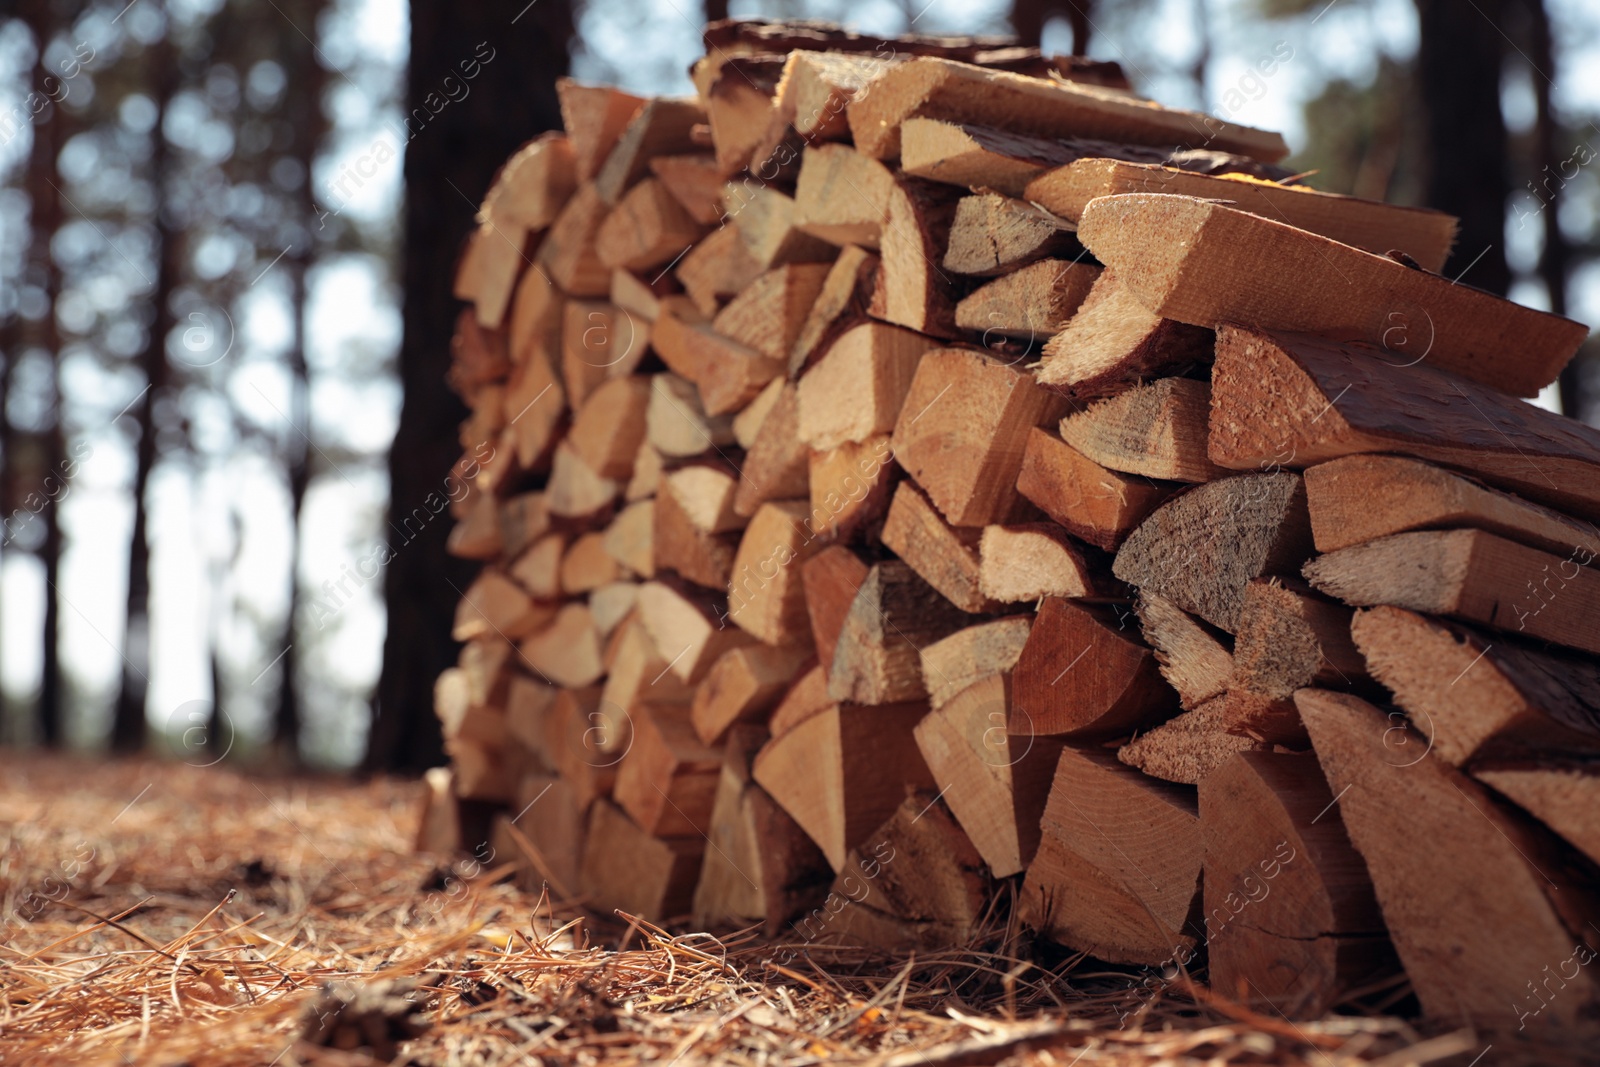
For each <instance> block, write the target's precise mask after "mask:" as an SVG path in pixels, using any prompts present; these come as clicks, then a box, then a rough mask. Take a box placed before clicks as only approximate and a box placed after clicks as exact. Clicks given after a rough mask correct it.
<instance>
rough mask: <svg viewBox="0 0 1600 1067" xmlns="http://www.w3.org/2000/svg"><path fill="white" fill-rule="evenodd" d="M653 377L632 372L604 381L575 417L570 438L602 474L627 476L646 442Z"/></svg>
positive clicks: (592, 468)
mask: <svg viewBox="0 0 1600 1067" xmlns="http://www.w3.org/2000/svg"><path fill="white" fill-rule="evenodd" d="M649 408H650V379H649V378H646V377H643V376H637V375H628V376H624V377H620V378H612V379H610V380H609V381H605V382H602V383H601V384H600V385H599V386H597V387H596V388H595V390H594V391H593V392H592V393H590V394H589V397H588V399H587V400H585V401H584V402H583V406H582V407H581V408H579V409H578V415H577V417H576V418H575V419H573V420H572V428H571V429H570V430H568V431H567V436H566V440H567V442H568V443H569V444H570V445H571V446H572V450H573V451H574V452H576V453H577V454H578V458H579V459H581V460H583V462H584V463H585V464H586V465H587V466H588V467H589V469H590V470H592V471H594V472H595V473H596V474H598V475H600V477H602V478H611V479H621V480H624V481H625V480H627V479H628V478H629V477H631V476H632V474H633V461H634V458H635V457H636V456H637V455H638V454H639V446H640V445H642V444H643V443H644V434H645V413H646V412H647V411H648V410H649Z"/></svg>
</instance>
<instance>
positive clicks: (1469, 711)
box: [1350, 607, 1600, 766]
mask: <svg viewBox="0 0 1600 1067" xmlns="http://www.w3.org/2000/svg"><path fill="white" fill-rule="evenodd" d="M1350 632H1351V635H1352V636H1353V637H1354V638H1355V643H1356V646H1357V647H1358V648H1359V649H1360V650H1361V652H1362V654H1363V655H1364V656H1365V657H1366V661H1367V666H1368V668H1369V669H1370V670H1371V671H1372V676H1373V677H1374V678H1376V679H1377V680H1378V681H1380V682H1382V683H1383V684H1384V685H1386V686H1388V687H1389V689H1390V690H1391V691H1393V693H1394V697H1395V702H1396V703H1398V704H1399V705H1400V706H1401V707H1402V708H1404V709H1405V710H1406V712H1407V713H1408V714H1409V715H1410V717H1411V721H1412V722H1413V723H1415V724H1416V727H1417V729H1418V730H1419V731H1421V733H1422V734H1423V735H1424V736H1425V737H1426V738H1427V741H1426V742H1424V746H1425V747H1428V748H1429V750H1430V751H1431V752H1433V753H1435V754H1436V755H1437V756H1438V757H1439V758H1440V759H1442V760H1444V761H1445V762H1447V763H1451V764H1455V765H1456V766H1461V765H1462V764H1465V763H1466V762H1467V761H1469V760H1472V759H1475V758H1477V757H1478V756H1480V755H1482V756H1506V755H1517V754H1522V753H1560V752H1591V753H1593V752H1600V665H1597V664H1596V663H1595V662H1594V660H1593V659H1592V658H1591V657H1584V656H1572V655H1555V654H1551V653H1549V652H1545V651H1540V650H1536V649H1534V648H1531V647H1527V646H1524V645H1520V644H1517V643H1516V642H1512V641H1506V640H1504V639H1502V638H1494V639H1491V638H1490V637H1488V636H1486V635H1484V634H1482V633H1479V632H1477V631H1474V630H1471V629H1469V628H1467V627H1464V626H1460V625H1458V624H1456V623H1450V622H1445V621H1443V620H1441V619H1429V618H1426V617H1424V616H1422V615H1418V614H1416V613H1415V612H1411V611H1405V610H1403V609H1401V608H1393V607H1378V608H1369V609H1367V610H1365V611H1358V612H1356V616H1355V619H1354V621H1353V622H1352V623H1351V626H1350ZM1408 736H1409V735H1406V734H1402V733H1399V732H1396V733H1395V734H1394V735H1392V738H1393V740H1394V741H1395V742H1396V745H1397V747H1396V751H1395V754H1394V755H1393V757H1392V759H1393V760H1394V761H1395V762H1399V763H1404V762H1408V761H1409V760H1410V759H1411V758H1413V756H1414V755H1415V752H1413V753H1411V754H1409V755H1408V754H1406V753H1405V752H1404V750H1403V749H1401V748H1399V747H1398V746H1399V744H1400V743H1401V742H1402V741H1404V740H1405V738H1406V737H1408ZM1421 747H1423V746H1419V747H1418V748H1417V750H1416V751H1418V752H1420V751H1421Z"/></svg>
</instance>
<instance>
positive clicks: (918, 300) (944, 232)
mask: <svg viewBox="0 0 1600 1067" xmlns="http://www.w3.org/2000/svg"><path fill="white" fill-rule="evenodd" d="M959 199H960V198H959V197H958V196H957V195H956V192H955V191H954V190H953V189H951V188H950V187H949V186H947V185H938V184H935V183H933V182H924V181H920V180H918V179H916V178H906V177H904V176H900V177H897V178H896V179H895V185H894V188H893V189H892V190H891V191H890V193H889V216H888V222H886V223H885V224H884V227H883V236H882V239H881V240H880V241H879V250H880V256H879V260H878V273H877V278H876V280H875V284H874V287H873V290H872V303H871V305H870V306H869V308H868V313H869V314H871V315H872V317H873V318H877V319H882V320H884V321H885V322H892V323H895V324H896V325H899V326H905V327H907V328H908V329H912V330H916V331H917V332H918V333H924V334H928V335H929V336H932V337H950V338H953V337H958V336H960V331H959V330H958V328H957V327H956V316H955V308H956V301H957V300H959V299H960V297H961V295H962V294H961V293H960V292H959V291H958V287H957V279H956V276H955V275H954V274H953V273H952V272H947V271H945V270H943V269H942V268H941V267H940V266H939V263H940V261H941V260H942V259H943V258H944V250H945V248H946V246H947V245H949V243H950V226H951V224H952V223H953V222H954V221H955V214H956V203H957V201H958V200H959Z"/></svg>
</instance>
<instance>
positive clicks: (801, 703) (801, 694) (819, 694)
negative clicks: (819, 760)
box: [767, 664, 833, 737]
mask: <svg viewBox="0 0 1600 1067" xmlns="http://www.w3.org/2000/svg"><path fill="white" fill-rule="evenodd" d="M832 706H833V701H831V700H829V699H828V674H827V672H826V671H824V670H823V669H822V665H821V664H818V665H817V666H815V667H813V668H811V669H810V670H809V671H806V672H805V673H804V674H802V675H801V676H800V677H798V678H796V679H795V680H794V684H793V685H791V686H789V691H788V692H786V693H784V694H783V699H782V700H780V701H778V706H777V707H775V708H773V709H772V718H770V719H768V720H767V731H768V732H769V733H770V734H771V735H772V736H773V737H777V736H779V735H781V734H786V733H788V732H789V731H790V730H791V729H792V728H794V727H795V726H798V725H799V724H800V723H802V722H804V721H805V720H807V719H809V718H811V716H813V715H816V714H818V713H819V712H822V711H825V710H826V709H828V708H830V707H832Z"/></svg>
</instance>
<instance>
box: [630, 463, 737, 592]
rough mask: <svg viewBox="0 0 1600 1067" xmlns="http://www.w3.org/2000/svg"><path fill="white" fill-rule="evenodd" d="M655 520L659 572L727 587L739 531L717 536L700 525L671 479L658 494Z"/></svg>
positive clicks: (655, 556)
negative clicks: (674, 572) (665, 571)
mask: <svg viewBox="0 0 1600 1067" xmlns="http://www.w3.org/2000/svg"><path fill="white" fill-rule="evenodd" d="M651 521H652V523H653V525H654V527H655V529H654V531H653V535H652V540H651V549H650V551H651V558H652V562H653V564H654V566H655V567H656V569H658V570H671V571H677V572H678V574H680V575H681V576H682V577H684V578H686V579H688V580H689V581H691V582H694V583H695V584H696V585H703V586H705V587H706V588H708V589H725V588H727V585H728V577H729V575H730V574H731V573H732V570H733V566H734V557H735V555H736V553H737V550H738V546H739V536H738V534H737V533H736V532H735V533H726V534H715V533H710V532H708V531H706V530H703V529H701V528H700V527H699V526H698V525H696V524H695V521H694V519H693V518H691V517H690V512H689V507H688V506H687V505H686V504H685V503H684V501H683V499H682V497H681V496H680V494H679V491H678V488H677V487H676V486H674V485H673V483H672V482H671V481H670V479H663V480H662V483H661V487H660V489H659V490H658V491H657V493H656V498H655V509H654V511H653V512H652V513H651Z"/></svg>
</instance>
